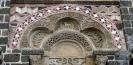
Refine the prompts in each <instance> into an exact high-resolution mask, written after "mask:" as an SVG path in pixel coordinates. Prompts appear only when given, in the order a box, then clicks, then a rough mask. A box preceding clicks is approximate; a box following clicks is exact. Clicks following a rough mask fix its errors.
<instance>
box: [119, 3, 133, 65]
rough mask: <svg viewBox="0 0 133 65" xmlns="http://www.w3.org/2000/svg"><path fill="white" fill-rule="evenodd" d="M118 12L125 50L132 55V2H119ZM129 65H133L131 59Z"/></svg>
mask: <svg viewBox="0 0 133 65" xmlns="http://www.w3.org/2000/svg"><path fill="white" fill-rule="evenodd" d="M120 10H121V16H122V20H123V25H124V27H123V30H124V34H125V39H126V43H127V49H128V50H129V52H130V53H133V0H121V1H120ZM130 65H133V60H132V59H131V60H130Z"/></svg>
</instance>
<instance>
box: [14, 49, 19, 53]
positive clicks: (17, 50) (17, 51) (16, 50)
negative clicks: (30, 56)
mask: <svg viewBox="0 0 133 65" xmlns="http://www.w3.org/2000/svg"><path fill="white" fill-rule="evenodd" d="M12 53H21V50H20V49H13V50H12Z"/></svg>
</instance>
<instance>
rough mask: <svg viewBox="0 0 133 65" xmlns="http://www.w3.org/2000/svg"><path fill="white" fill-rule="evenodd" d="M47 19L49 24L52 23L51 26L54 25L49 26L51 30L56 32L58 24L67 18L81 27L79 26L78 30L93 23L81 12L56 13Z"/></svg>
mask: <svg viewBox="0 0 133 65" xmlns="http://www.w3.org/2000/svg"><path fill="white" fill-rule="evenodd" d="M47 18H48V19H49V22H50V23H49V24H50V25H53V26H48V28H50V29H51V30H56V24H57V23H58V22H59V21H60V20H62V19H65V18H70V19H72V20H74V21H75V22H76V24H77V25H79V26H78V28H79V29H77V30H81V29H83V28H84V27H86V26H88V25H87V24H89V22H90V21H92V19H91V18H90V17H88V16H85V15H83V14H81V13H79V12H72V11H68V12H60V13H56V14H53V15H50V16H48V17H47ZM93 22H94V21H93ZM85 24H86V25H85Z"/></svg>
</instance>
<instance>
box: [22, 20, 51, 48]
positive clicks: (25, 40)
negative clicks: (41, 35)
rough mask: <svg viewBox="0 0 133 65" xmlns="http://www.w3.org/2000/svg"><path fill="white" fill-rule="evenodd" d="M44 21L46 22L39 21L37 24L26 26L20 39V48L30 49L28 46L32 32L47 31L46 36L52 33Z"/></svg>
mask: <svg viewBox="0 0 133 65" xmlns="http://www.w3.org/2000/svg"><path fill="white" fill-rule="evenodd" d="M44 21H46V22H47V21H48V20H46V19H43V20H40V21H38V22H37V23H32V24H31V25H29V26H28V28H27V29H26V30H25V32H24V33H23V34H22V39H21V42H20V48H23V47H31V46H30V44H31V42H30V37H31V36H32V35H31V34H32V33H34V32H39V30H43V31H47V32H48V34H50V33H52V32H53V31H52V30H50V29H48V28H47V25H48V24H47V23H45V22H44Z"/></svg>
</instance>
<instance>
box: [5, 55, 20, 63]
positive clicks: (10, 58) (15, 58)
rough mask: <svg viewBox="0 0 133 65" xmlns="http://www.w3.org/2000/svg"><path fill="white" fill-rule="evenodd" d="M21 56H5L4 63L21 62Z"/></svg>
mask: <svg viewBox="0 0 133 65" xmlns="http://www.w3.org/2000/svg"><path fill="white" fill-rule="evenodd" d="M19 60H20V54H5V55H4V61H5V62H19Z"/></svg>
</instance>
